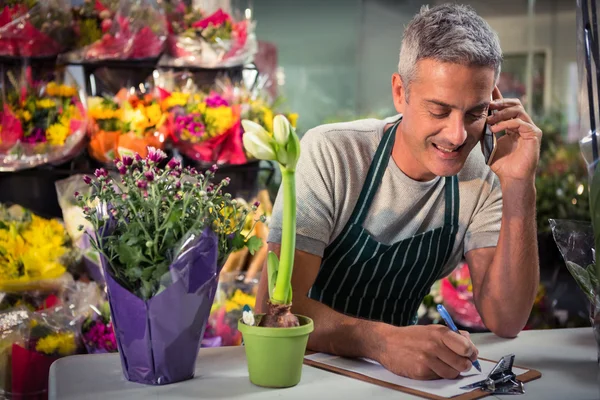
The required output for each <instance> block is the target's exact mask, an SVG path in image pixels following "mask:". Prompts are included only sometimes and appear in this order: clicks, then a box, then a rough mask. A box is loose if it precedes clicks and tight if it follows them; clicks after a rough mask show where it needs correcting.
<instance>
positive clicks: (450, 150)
mask: <svg viewBox="0 0 600 400" xmlns="http://www.w3.org/2000/svg"><path fill="white" fill-rule="evenodd" d="M432 145H433V147H434V148H435V149H436V150H437V151H438V154H439V155H440V156H441V157H442V158H445V159H451V158H455V157H458V155H459V154H460V150H461V149H462V148H463V146H464V144H462V145H460V146H458V147H444V146H442V145H439V144H435V143H432Z"/></svg>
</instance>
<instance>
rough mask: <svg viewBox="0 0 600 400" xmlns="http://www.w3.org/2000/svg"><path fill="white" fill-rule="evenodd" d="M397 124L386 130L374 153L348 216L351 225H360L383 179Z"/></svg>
mask: <svg viewBox="0 0 600 400" xmlns="http://www.w3.org/2000/svg"><path fill="white" fill-rule="evenodd" d="M399 123H400V120H399V121H398V122H396V123H395V124H394V126H392V127H390V128H388V130H387V131H386V132H385V133H384V135H383V138H382V139H381V142H380V143H379V146H378V147H377V151H376V152H375V156H374V157H373V161H372V162H371V166H370V167H369V172H368V174H367V178H366V180H365V184H364V185H363V187H362V190H361V191H360V196H359V197H358V202H357V203H356V206H355V207H354V210H353V211H352V215H351V216H350V220H349V222H350V223H352V224H355V225H362V223H363V222H364V221H365V218H366V217H367V213H368V212H369V205H370V204H371V200H373V197H375V194H376V193H377V189H378V188H379V184H380V183H381V178H382V177H383V174H384V173H385V170H386V168H387V166H388V163H389V161H390V155H391V153H392V148H393V147H394V140H395V139H396V128H397V127H398V124H399Z"/></svg>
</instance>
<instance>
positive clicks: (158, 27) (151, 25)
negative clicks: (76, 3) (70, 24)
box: [67, 0, 167, 61]
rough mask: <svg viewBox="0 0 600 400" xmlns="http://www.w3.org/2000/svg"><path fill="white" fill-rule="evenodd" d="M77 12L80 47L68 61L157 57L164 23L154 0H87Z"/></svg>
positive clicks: (164, 37)
mask: <svg viewBox="0 0 600 400" xmlns="http://www.w3.org/2000/svg"><path fill="white" fill-rule="evenodd" d="M117 4H118V6H117ZM76 11H77V14H78V15H77V18H76V20H77V27H78V31H79V45H80V46H83V47H80V48H79V49H77V50H75V51H73V52H71V53H70V54H68V55H67V58H68V59H69V60H71V61H80V60H87V61H99V60H123V59H144V58H156V57H158V56H159V54H160V53H161V52H162V50H163V46H164V42H165V40H166V34H167V22H166V19H165V16H164V14H163V10H162V7H161V6H160V5H159V2H157V1H155V0H126V1H119V2H118V3H116V2H114V1H112V0H110V1H107V0H100V1H97V0H94V1H92V0H86V1H85V2H84V5H83V7H81V8H78V9H77V10H76Z"/></svg>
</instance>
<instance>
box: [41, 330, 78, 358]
mask: <svg viewBox="0 0 600 400" xmlns="http://www.w3.org/2000/svg"><path fill="white" fill-rule="evenodd" d="M35 349H36V351H38V352H40V353H44V354H48V355H50V354H59V355H61V356H68V355H71V354H73V353H75V350H77V345H76V344H75V335H74V334H73V333H72V332H67V333H56V334H53V335H48V336H46V337H44V338H42V339H40V340H38V342H37V344H36V345H35Z"/></svg>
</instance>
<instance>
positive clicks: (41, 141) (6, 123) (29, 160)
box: [0, 72, 86, 171]
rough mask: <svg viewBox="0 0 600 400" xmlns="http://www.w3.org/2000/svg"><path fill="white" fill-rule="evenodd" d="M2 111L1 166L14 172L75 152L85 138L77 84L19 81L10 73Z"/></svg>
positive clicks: (54, 160) (84, 117)
mask: <svg viewBox="0 0 600 400" xmlns="http://www.w3.org/2000/svg"><path fill="white" fill-rule="evenodd" d="M9 78H10V81H11V83H12V86H13V88H12V90H8V89H7V88H5V93H4V97H3V101H2V102H1V107H2V108H1V110H0V169H1V170H5V171H13V170H18V169H22V168H31V167H35V166H38V165H41V164H45V163H49V162H57V161H59V160H62V159H65V158H67V157H69V156H72V155H73V154H75V153H76V152H77V151H78V150H79V149H80V146H81V144H82V143H83V140H84V139H85V127H86V114H85V110H84V107H83V105H82V103H81V100H80V98H79V94H78V90H77V87H76V86H74V85H69V84H65V83H62V82H58V81H51V82H34V81H32V80H31V79H30V77H29V78H26V77H25V76H23V77H22V79H21V80H20V81H17V80H16V78H15V77H14V76H13V75H12V74H11V73H10V72H9Z"/></svg>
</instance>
